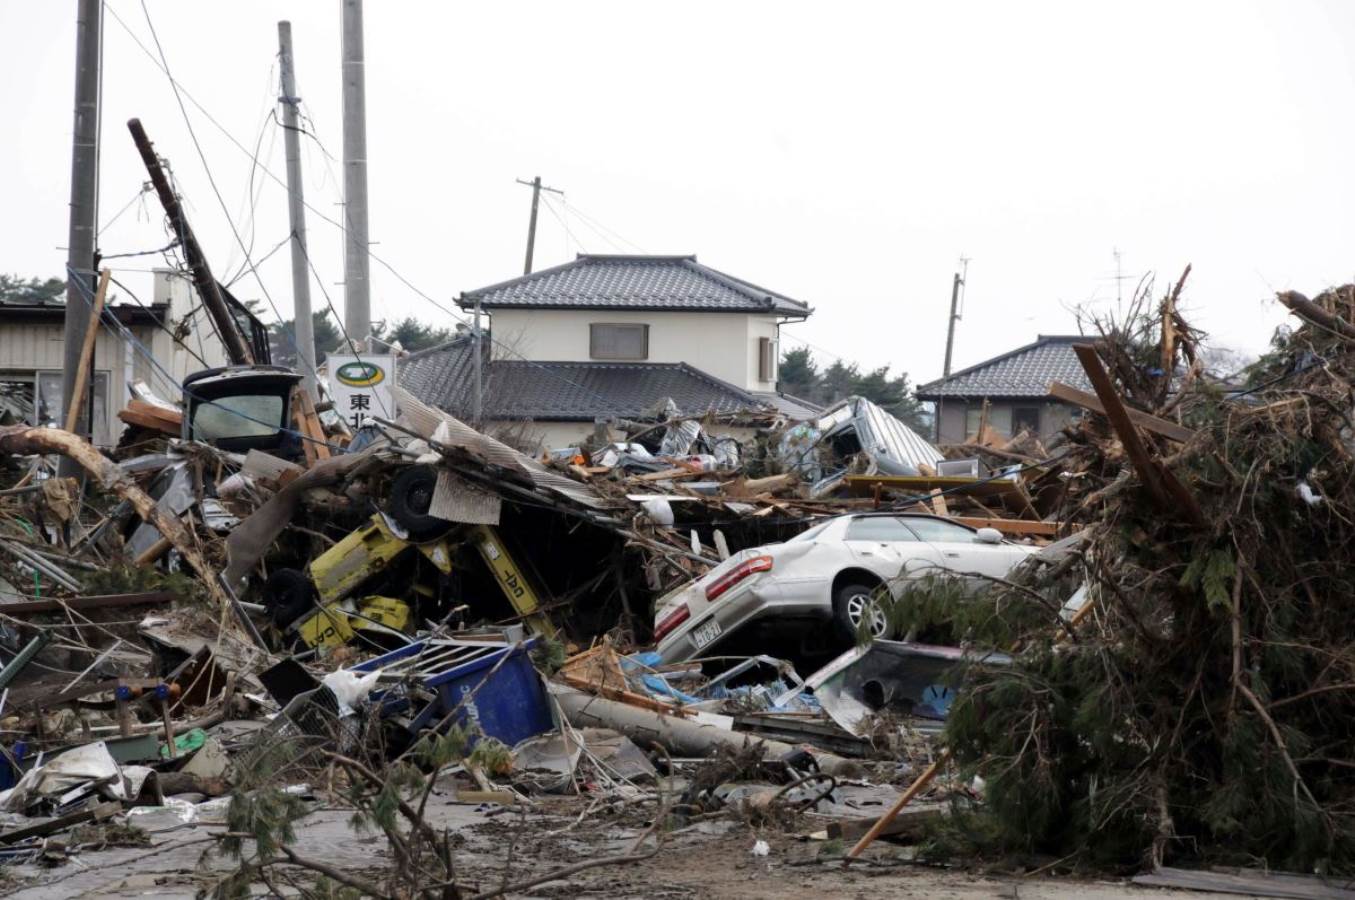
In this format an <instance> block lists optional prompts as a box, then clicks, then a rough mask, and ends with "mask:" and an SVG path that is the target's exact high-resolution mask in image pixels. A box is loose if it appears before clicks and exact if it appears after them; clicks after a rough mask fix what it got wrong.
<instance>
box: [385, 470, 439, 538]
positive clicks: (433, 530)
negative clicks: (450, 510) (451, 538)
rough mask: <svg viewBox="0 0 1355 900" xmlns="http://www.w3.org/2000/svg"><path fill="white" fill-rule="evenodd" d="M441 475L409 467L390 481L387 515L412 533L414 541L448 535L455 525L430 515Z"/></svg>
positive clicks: (411, 536) (410, 535) (432, 471)
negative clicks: (430, 508) (434, 493)
mask: <svg viewBox="0 0 1355 900" xmlns="http://www.w3.org/2000/svg"><path fill="white" fill-rule="evenodd" d="M437 483H438V473H437V470H436V469H434V468H433V467H432V466H410V467H409V468H407V469H405V470H404V471H403V472H401V473H400V474H399V475H397V476H395V480H394V481H392V482H391V488H390V497H389V501H388V504H387V512H389V513H390V517H391V518H392V519H394V520H395V521H396V522H398V523H400V525H402V526H403V527H404V528H405V529H406V530H408V531H409V537H410V539H411V540H413V541H426V540H431V539H432V538H435V537H439V536H441V535H443V534H446V533H447V531H448V529H450V528H451V527H452V523H451V522H448V521H447V520H446V519H439V518H438V517H437V516H430V515H429V514H428V507H430V506H432V505H433V490H434V489H435V488H436V487H437Z"/></svg>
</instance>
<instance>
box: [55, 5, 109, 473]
mask: <svg viewBox="0 0 1355 900" xmlns="http://www.w3.org/2000/svg"><path fill="white" fill-rule="evenodd" d="M102 9H103V2H102V0H80V5H79V7H78V10H77V13H76V20H75V128H74V130H73V139H72V141H71V210H70V232H69V235H68V237H67V240H66V267H67V268H66V278H67V282H66V321H65V328H64V329H63V335H64V338H65V342H66V343H65V348H64V352H63V355H62V359H63V365H64V368H63V369H62V373H63V374H62V378H61V406H62V410H63V412H64V413H69V412H70V409H69V406H70V402H71V396H72V395H73V394H74V392H75V379H76V373H77V370H78V369H79V367H80V356H81V353H82V351H83V349H84V340H85V332H87V331H88V330H89V319H90V302H89V300H88V299H87V298H88V297H90V296H93V292H94V267H95V263H94V239H95V236H96V233H97V229H98V213H99V209H98V207H99V74H100V73H99V69H100V65H99V53H100V47H99V35H100V33H101V32H102V28H101V27H100V15H101V13H102ZM82 286H83V289H82ZM89 395H90V397H91V398H93V396H94V392H93V391H90V392H89ZM91 425H92V423H91V422H90V417H89V415H88V413H87V412H86V411H85V410H81V411H80V415H79V417H78V419H77V420H76V425H75V430H76V433H77V434H82V435H87V434H89V432H90V427H91ZM79 471H80V466H79V465H78V464H77V463H76V462H75V461H74V460H71V459H67V458H66V457H62V458H61V463H60V474H62V475H75V474H77V473H79Z"/></svg>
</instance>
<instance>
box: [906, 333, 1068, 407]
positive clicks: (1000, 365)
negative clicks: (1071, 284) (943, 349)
mask: <svg viewBox="0 0 1355 900" xmlns="http://www.w3.org/2000/svg"><path fill="white" fill-rule="evenodd" d="M1092 340H1094V338H1091V337H1088V336H1086V335H1081V334H1042V335H1039V336H1038V337H1037V338H1036V340H1035V341H1034V342H1033V343H1030V344H1026V345H1025V346H1024V347H1017V348H1016V349H1015V350H1010V351H1008V352H1006V353H1003V354H1002V355H1001V356H995V357H993V358H992V359H989V360H985V361H984V362H981V363H979V364H978V365H974V366H970V367H969V368H967V369H961V370H960V371H958V372H955V373H953V374H952V375H950V376H949V377H947V378H938V379H936V380H935V381H931V382H928V383H927V384H924V385H920V386H919V387H918V389H917V396H918V399H919V400H942V399H946V398H965V397H1047V396H1049V383H1050V382H1051V381H1062V382H1063V383H1064V384H1068V385H1072V386H1073V387H1075V388H1080V389H1081V390H1084V391H1090V390H1091V389H1092V385H1091V382H1090V381H1089V380H1088V379H1087V373H1086V372H1084V371H1083V369H1082V364H1081V363H1080V362H1078V359H1077V355H1076V354H1074V353H1073V345H1074V344H1078V343H1087V342H1089V341H1092Z"/></svg>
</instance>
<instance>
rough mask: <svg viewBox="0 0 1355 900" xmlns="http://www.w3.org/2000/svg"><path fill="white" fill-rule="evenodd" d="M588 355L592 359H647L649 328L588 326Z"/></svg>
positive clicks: (609, 325)
mask: <svg viewBox="0 0 1355 900" xmlns="http://www.w3.org/2000/svg"><path fill="white" fill-rule="evenodd" d="M588 355H589V356H590V357H592V358H593V359H649V326H648V325H616V324H611V323H605V322H598V323H594V324H592V325H589V326H588Z"/></svg>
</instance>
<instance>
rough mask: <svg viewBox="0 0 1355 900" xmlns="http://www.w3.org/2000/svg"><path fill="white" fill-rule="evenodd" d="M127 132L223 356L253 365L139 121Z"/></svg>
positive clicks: (130, 123)
mask: <svg viewBox="0 0 1355 900" xmlns="http://www.w3.org/2000/svg"><path fill="white" fill-rule="evenodd" d="M127 129H128V130H129V131H131V132H132V140H134V141H136V149H137V150H139V151H140V152H141V161H142V162H143V163H145V164H146V171H147V172H149V173H150V176H151V184H152V185H154V186H155V193H156V194H157V195H159V197H160V205H161V206H163V207H164V208H165V215H166V216H167V217H168V218H169V224H170V227H171V228H173V229H174V235H175V236H176V237H177V238H178V240H179V244H180V246H182V247H183V253H184V258H185V259H187V260H188V268H189V269H190V270H191V271H192V272H193V286H194V287H196V288H197V289H198V296H199V297H201V298H202V305H203V306H204V307H206V308H207V312H208V314H209V315H211V317H212V321H213V322H214V323H215V324H216V330H217V332H218V333H219V334H220V335H221V342H222V343H223V344H225V345H226V353H227V355H228V356H230V359H231V363H233V364H234V365H238V366H239V365H244V366H247V365H253V363H254V354H253V352H252V351H251V350H250V349H249V344H248V343H247V342H246V341H245V336H244V335H243V334H241V332H240V326H239V325H238V324H236V321H235V317H234V316H232V315H231V311H230V308H229V307H227V306H226V298H225V297H224V296H223V295H222V293H221V285H219V284H217V281H216V278H215V277H214V276H213V275H212V269H211V267H210V266H209V265H207V257H206V255H205V254H203V252H202V247H201V246H200V245H199V244H198V239H197V236H196V235H194V234H193V229H192V228H191V227H189V225H188V218H187V217H186V216H185V215H184V212H183V205H182V204H180V203H179V198H178V197H176V196H174V189H173V188H171V187H170V186H169V179H168V178H166V177H165V170H164V169H163V168H161V166H160V159H159V158H158V157H157V156H156V155H155V148H154V147H153V146H152V145H151V139H150V138H148V137H146V129H144V128H142V127H141V120H140V119H128V120H127Z"/></svg>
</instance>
